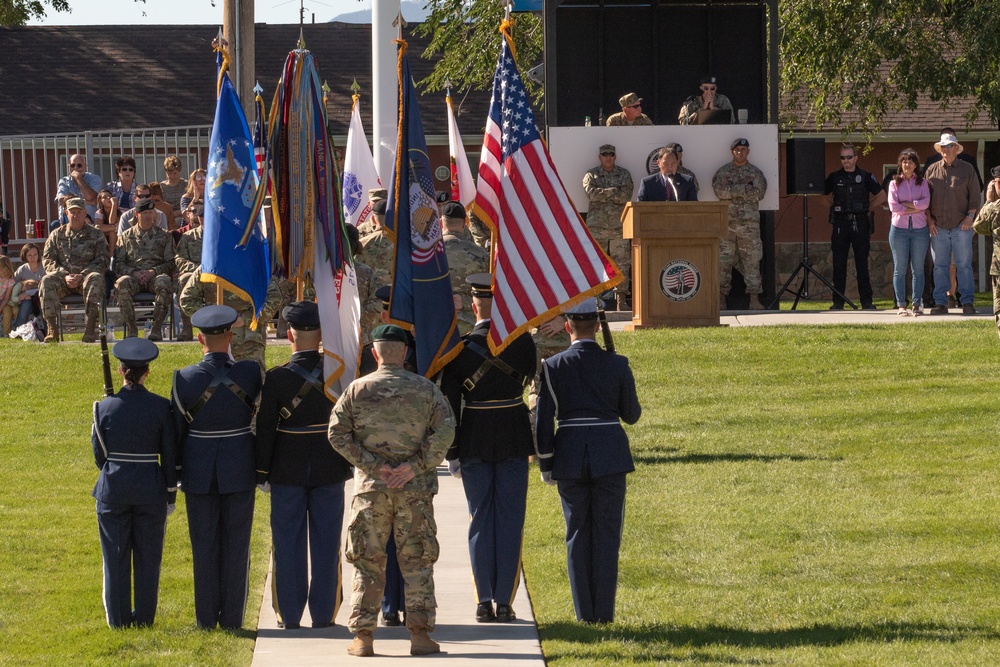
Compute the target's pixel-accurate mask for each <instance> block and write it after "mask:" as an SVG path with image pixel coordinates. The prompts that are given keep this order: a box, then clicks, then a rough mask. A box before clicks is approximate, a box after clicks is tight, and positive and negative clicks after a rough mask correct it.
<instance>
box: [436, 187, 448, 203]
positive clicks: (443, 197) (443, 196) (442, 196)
mask: <svg viewBox="0 0 1000 667" xmlns="http://www.w3.org/2000/svg"><path fill="white" fill-rule="evenodd" d="M434 196H435V199H436V200H437V203H439V204H443V203H445V202H446V201H448V200H449V199H451V195H449V194H448V193H447V192H444V191H443V190H438V191H437V192H435V193H434Z"/></svg>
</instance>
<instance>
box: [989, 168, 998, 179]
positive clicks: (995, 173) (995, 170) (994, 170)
mask: <svg viewBox="0 0 1000 667" xmlns="http://www.w3.org/2000/svg"><path fill="white" fill-rule="evenodd" d="M990 173H991V174H993V178H1000V167H993V169H992V170H991V171H990Z"/></svg>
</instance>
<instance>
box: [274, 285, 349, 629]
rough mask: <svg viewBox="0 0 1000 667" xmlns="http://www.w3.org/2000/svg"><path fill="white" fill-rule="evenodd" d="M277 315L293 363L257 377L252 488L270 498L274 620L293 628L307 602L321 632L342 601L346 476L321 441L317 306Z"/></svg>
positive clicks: (326, 407) (324, 403)
mask: <svg viewBox="0 0 1000 667" xmlns="http://www.w3.org/2000/svg"><path fill="white" fill-rule="evenodd" d="M282 315H283V316H284V318H285V321H286V322H288V326H289V330H288V333H287V336H288V340H289V341H291V343H292V358H291V359H290V360H289V362H288V363H287V364H285V365H284V366H277V367H275V368H272V369H271V370H269V371H268V372H267V375H266V377H265V378H264V389H263V391H262V392H261V399H260V410H259V411H258V412H257V483H258V485H259V486H260V487H261V490H264V491H266V490H269V491H270V493H271V538H272V542H273V545H274V547H273V548H274V587H275V598H276V600H277V611H278V614H279V618H280V619H281V622H282V623H283V625H284V627H285V629H286V630H291V629H295V628H298V627H299V623H300V621H301V619H302V611H303V610H304V609H305V606H306V603H307V602H308V604H309V615H310V616H311V617H312V626H313V627H314V628H325V627H328V626H330V625H333V619H334V617H335V616H336V615H337V609H338V608H339V607H340V602H341V600H343V592H342V582H341V579H340V535H341V527H342V524H343V519H344V481H345V480H347V479H348V478H350V477H351V474H352V471H351V465H350V464H349V463H348V462H347V460H346V459H345V458H344V457H343V456H341V455H340V454H338V453H337V452H336V451H335V450H334V449H333V448H332V447H330V442H329V441H328V440H327V438H326V430H327V427H328V426H329V424H330V410H332V409H333V401H331V400H330V399H329V398H328V397H327V395H326V393H325V391H324V389H323V356H322V354H320V351H319V346H320V342H321V340H322V334H321V331H320V320H319V307H318V306H317V305H316V304H315V303H314V302H312V301H297V302H295V303H292V304H289V305H288V306H286V307H285V309H284V310H283V311H282ZM307 544H308V548H307V546H306V545H307ZM307 562H308V564H309V565H311V570H310V568H309V567H307ZM310 573H311V575H312V576H311V582H310Z"/></svg>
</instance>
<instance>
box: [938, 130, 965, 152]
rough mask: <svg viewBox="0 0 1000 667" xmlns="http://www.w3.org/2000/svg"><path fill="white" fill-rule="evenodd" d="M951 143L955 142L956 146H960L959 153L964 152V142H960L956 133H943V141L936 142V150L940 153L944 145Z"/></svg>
mask: <svg viewBox="0 0 1000 667" xmlns="http://www.w3.org/2000/svg"><path fill="white" fill-rule="evenodd" d="M951 144H955V145H956V146H958V152H959V153H961V152H962V144H960V143H958V137H956V136H955V135H954V134H942V135H941V141H939V142H937V143H936V144H934V150H936V151H938V152H939V153H940V152H941V147H942V146H950V145H951Z"/></svg>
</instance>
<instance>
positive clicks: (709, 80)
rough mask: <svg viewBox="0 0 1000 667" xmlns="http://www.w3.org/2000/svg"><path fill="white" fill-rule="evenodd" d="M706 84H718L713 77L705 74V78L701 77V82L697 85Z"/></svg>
mask: <svg viewBox="0 0 1000 667" xmlns="http://www.w3.org/2000/svg"><path fill="white" fill-rule="evenodd" d="M706 83H712V84H718V82H717V81H716V80H715V77H714V76H712V75H711V74H706V75H705V76H703V77H701V80H700V81H699V82H698V85H702V84H706Z"/></svg>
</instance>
